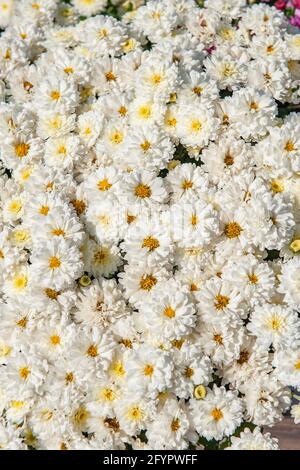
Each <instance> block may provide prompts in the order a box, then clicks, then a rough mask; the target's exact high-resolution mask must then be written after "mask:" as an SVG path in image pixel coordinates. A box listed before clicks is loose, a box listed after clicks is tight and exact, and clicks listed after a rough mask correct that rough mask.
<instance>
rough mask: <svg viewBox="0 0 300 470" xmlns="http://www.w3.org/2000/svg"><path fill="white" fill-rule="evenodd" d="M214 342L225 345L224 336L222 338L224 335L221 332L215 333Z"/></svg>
mask: <svg viewBox="0 0 300 470" xmlns="http://www.w3.org/2000/svg"><path fill="white" fill-rule="evenodd" d="M214 342H215V343H217V344H219V345H220V346H222V345H223V338H222V336H221V335H219V334H216V335H214Z"/></svg>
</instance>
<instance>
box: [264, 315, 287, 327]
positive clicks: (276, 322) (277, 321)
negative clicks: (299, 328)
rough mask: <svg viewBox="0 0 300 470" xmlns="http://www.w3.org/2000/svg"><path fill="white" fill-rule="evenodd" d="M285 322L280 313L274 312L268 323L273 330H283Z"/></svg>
mask: <svg viewBox="0 0 300 470" xmlns="http://www.w3.org/2000/svg"><path fill="white" fill-rule="evenodd" d="M283 324H284V321H283V318H280V317H279V316H278V315H276V314H273V315H272V316H271V318H270V319H269V321H268V325H269V327H270V328H271V330H273V331H279V330H281V328H282V326H283Z"/></svg>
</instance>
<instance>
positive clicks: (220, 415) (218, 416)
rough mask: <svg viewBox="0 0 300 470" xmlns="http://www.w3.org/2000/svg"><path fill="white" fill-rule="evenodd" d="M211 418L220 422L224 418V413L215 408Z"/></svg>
mask: <svg viewBox="0 0 300 470" xmlns="http://www.w3.org/2000/svg"><path fill="white" fill-rule="evenodd" d="M211 416H212V417H213V418H214V420H215V421H220V419H222V418H223V413H222V411H221V410H220V408H214V409H213V410H212V412H211Z"/></svg>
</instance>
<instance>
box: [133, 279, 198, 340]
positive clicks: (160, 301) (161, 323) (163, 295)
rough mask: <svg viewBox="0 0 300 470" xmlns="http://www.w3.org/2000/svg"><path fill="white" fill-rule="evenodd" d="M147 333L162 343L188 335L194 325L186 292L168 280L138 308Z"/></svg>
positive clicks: (193, 313)
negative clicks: (143, 319) (147, 330)
mask: <svg viewBox="0 0 300 470" xmlns="http://www.w3.org/2000/svg"><path fill="white" fill-rule="evenodd" d="M140 314H142V315H144V316H145V322H146V323H147V325H148V328H149V332H150V334H152V335H153V336H155V337H156V338H158V339H161V340H162V341H165V340H166V339H170V340H172V339H179V338H181V337H182V336H185V335H187V334H189V333H190V332H191V331H192V330H193V327H194V326H195V323H196V315H195V308H194V305H193V302H192V301H191V298H190V296H189V294H188V293H187V292H185V291H184V290H183V289H181V288H180V285H179V284H177V283H176V282H174V280H173V279H172V280H170V281H167V282H165V284H164V286H163V288H161V289H156V290H155V291H154V292H153V294H152V295H151V297H150V299H149V301H148V302H144V303H143V304H142V306H141V308H140Z"/></svg>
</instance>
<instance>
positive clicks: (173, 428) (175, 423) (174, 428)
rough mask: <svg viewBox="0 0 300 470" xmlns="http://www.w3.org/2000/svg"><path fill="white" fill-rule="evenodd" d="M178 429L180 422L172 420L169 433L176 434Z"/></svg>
mask: <svg viewBox="0 0 300 470" xmlns="http://www.w3.org/2000/svg"><path fill="white" fill-rule="evenodd" d="M179 428H180V421H179V419H178V418H174V419H173V420H172V423H171V431H173V432H176V431H178V429H179Z"/></svg>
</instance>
